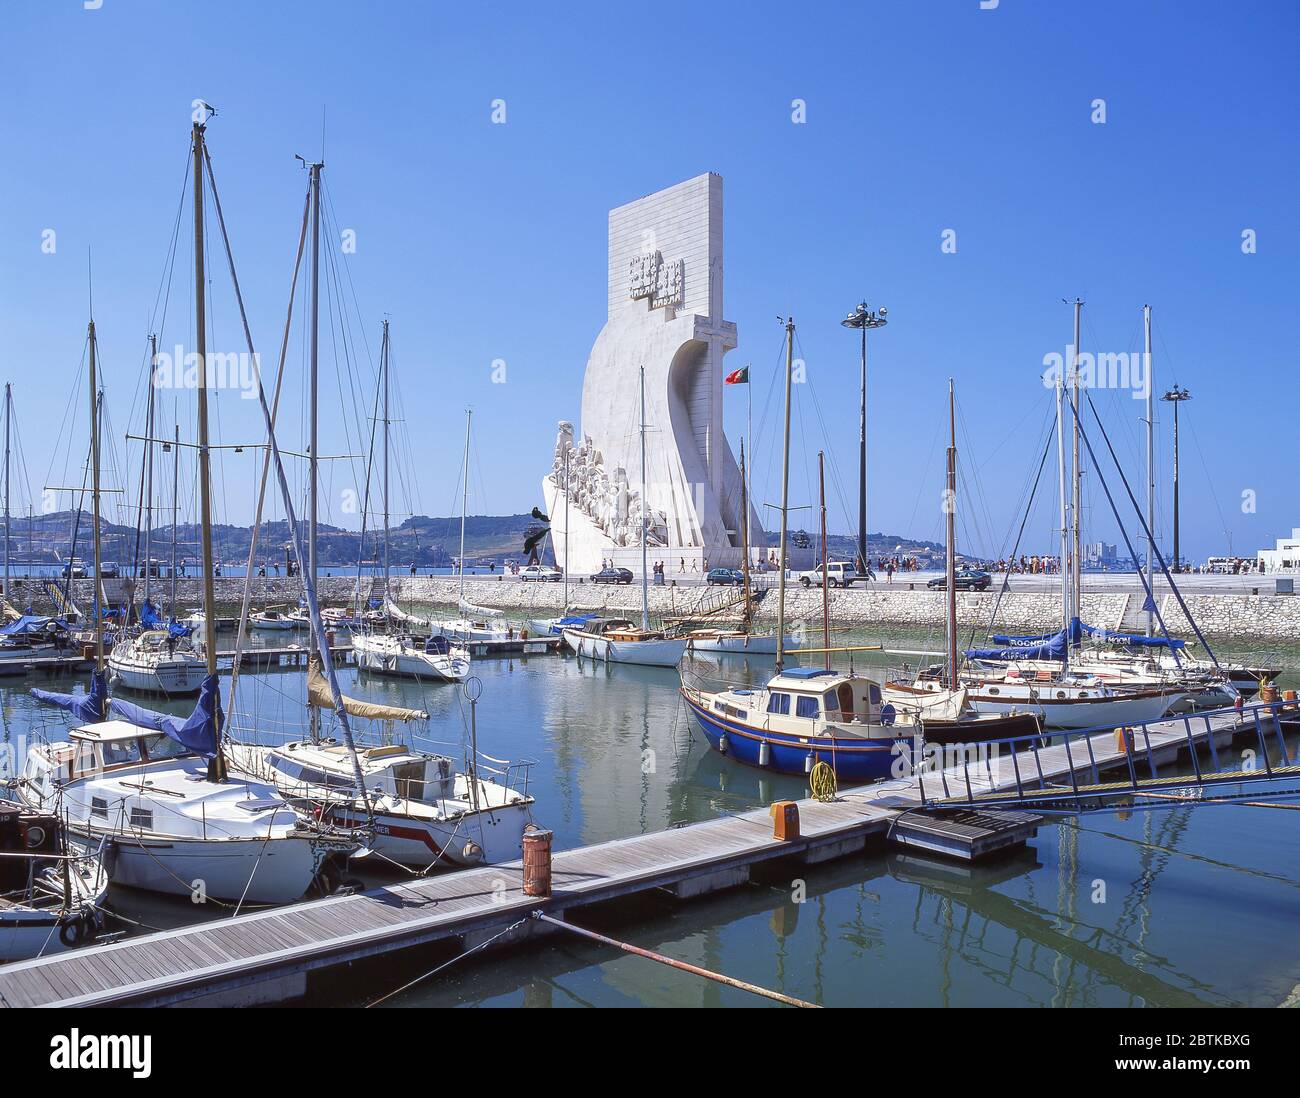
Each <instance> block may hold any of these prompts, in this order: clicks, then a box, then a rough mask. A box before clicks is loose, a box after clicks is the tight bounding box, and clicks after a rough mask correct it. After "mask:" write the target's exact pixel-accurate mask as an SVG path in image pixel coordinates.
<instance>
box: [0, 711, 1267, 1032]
mask: <svg viewBox="0 0 1300 1098" xmlns="http://www.w3.org/2000/svg"><path fill="white" fill-rule="evenodd" d="M1194 719H1195V720H1196V721H1197V722H1198V726H1199V727H1197V728H1191V729H1190V730H1189V727H1188V726H1187V725H1186V724H1185V722H1184V721H1183V720H1182V719H1181V718H1178V719H1174V720H1169V721H1164V722H1160V723H1157V724H1151V725H1148V726H1147V736H1146V741H1147V743H1148V744H1149V750H1150V752H1151V753H1152V755H1153V756H1156V757H1157V758H1158V761H1168V760H1169V759H1170V758H1173V757H1176V756H1177V755H1178V753H1179V752H1180V751H1182V750H1184V749H1186V748H1187V746H1188V744H1189V742H1193V743H1195V744H1196V745H1197V746H1198V747H1199V746H1201V745H1205V744H1207V741H1208V740H1209V739H1210V738H1213V740H1214V742H1215V744H1216V746H1219V745H1223V744H1227V743H1229V742H1230V741H1231V740H1232V738H1233V737H1234V735H1236V734H1237V733H1239V732H1242V731H1245V730H1246V727H1247V723H1248V722H1244V721H1243V720H1242V719H1241V718H1240V717H1239V716H1238V715H1237V714H1234V713H1233V712H1232V711H1221V712H1219V713H1216V714H1213V715H1211V716H1209V717H1200V716H1198V717H1196V718H1194ZM1251 727H1252V728H1253V725H1251ZM1189 737H1190V740H1189ZM1088 740H1089V743H1090V747H1091V751H1090V758H1089V759H1087V760H1082V761H1080V759H1079V756H1078V751H1077V746H1078V745H1077V742H1076V751H1075V755H1074V760H1073V761H1074V762H1076V763H1078V765H1076V766H1074V767H1073V768H1072V766H1071V759H1070V757H1068V756H1067V752H1066V750H1065V749H1064V748H1060V747H1048V748H1043V749H1041V750H1039V752H1038V759H1039V765H1040V766H1041V767H1042V777H1043V780H1044V781H1045V782H1062V781H1064V782H1068V781H1070V780H1071V775H1077V774H1080V773H1088V772H1091V767H1092V765H1094V764H1095V765H1096V766H1097V767H1098V768H1099V769H1100V770H1103V771H1104V770H1108V769H1109V770H1114V769H1117V768H1119V767H1125V768H1127V765H1128V756H1127V755H1126V754H1125V752H1124V751H1123V749H1122V746H1121V742H1120V741H1119V740H1118V739H1117V737H1116V736H1115V735H1114V734H1113V733H1097V734H1095V735H1093V736H1090V737H1088ZM946 773H947V774H948V776H949V777H950V779H951V781H952V783H953V784H954V785H956V784H958V783H959V782H962V783H964V782H965V781H966V780H967V776H968V775H969V774H970V769H969V767H966V766H962V767H952V768H949V770H948V771H947V772H946ZM936 777H937V776H936V774H935V773H930V774H927V775H926V776H925V786H926V789H927V791H929V792H930V794H931V796H933V790H934V786H933V784H932V783H933V782H934V781H935V780H936ZM976 780H977V781H978V782H981V783H985V784H986V786H987V788H988V789H990V790H995V789H999V788H1001V789H1005V788H1008V787H1009V786H1011V785H1012V784H1014V782H1015V780H1016V779H1015V774H1014V766H1013V763H1012V761H1011V758H1010V756H1007V755H999V756H997V757H994V758H991V759H990V760H989V761H988V764H987V768H986V770H985V773H984V775H983V776H982V777H978V778H976ZM922 799H923V797H922V792H921V788H920V784H919V783H918V781H917V779H916V778H915V777H912V778H906V779H899V780H896V781H889V782H883V783H878V784H875V785H869V786H860V787H857V788H854V789H849V790H845V791H842V792H841V793H840V794H839V796H838V797H837V798H836V799H835V800H834V801H832V802H829V803H823V802H819V801H815V800H804V801H800V802H798V804H799V823H800V834H799V836H798V838H795V839H791V840H778V839H775V838H774V837H773V827H772V820H771V816H770V813H769V812H768V811H767V810H764V809H759V810H754V811H750V812H744V813H740V814H738V815H734V816H726V817H722V818H719V819H714V820H708V821H705V822H702V823H697V824H691V825H688V826H685V827H680V828H674V829H670V830H667V831H659V832H654V833H651V834H646V835H637V836H632V837H630V838H625V839H617V840H613V841H610V842H605V843H600V844H597V845H594V846H584V847H579V848H576V849H572V850H563V851H557V852H556V854H555V855H554V861H553V888H552V895H551V896H550V897H549V898H547V899H544V900H539V899H535V898H530V897H526V896H525V895H524V894H523V890H522V868H521V865H520V863H519V862H512V863H509V864H506V865H498V866H488V867H484V868H480V869H472V870H464V871H461V872H456V873H449V874H445V875H440V876H437V877H430V878H425V879H420V880H415V881H411V882H404V883H399V884H393V885H389V886H387V887H384V888H378V889H374V890H371V891H368V892H364V893H358V894H355V895H350V896H335V897H330V898H328V899H324V900H315V901H308V902H304V903H299V904H294V905H290V906H288V907H283V908H276V909H271V910H265V911H259V912H255V913H252V914H246V915H239V916H235V917H232V918H229V919H225V920H220V921H214V922H207V923H203V924H200V925H196V926H190V927H185V928H181V929H178V930H171V931H165V932H159V933H154V934H149V935H145V936H142V937H138V938H130V939H126V940H123V941H120V942H116V943H113V944H109V945H103V946H92V947H89V948H86V949H81V950H74V951H72V952H68V953H63V954H59V955H56V956H54V957H49V958H45V959H41V960H35V961H23V962H19V963H16V964H11V965H8V966H5V967H3V968H0V1004H3V1005H5V1006H15V1007H22V1006H90V1005H137V1006H165V1005H170V1004H175V1003H184V1002H192V1003H202V1004H214V1003H239V1004H248V1003H255V1002H277V1001H284V1000H286V999H292V998H295V997H298V996H301V995H303V994H304V993H305V992H306V988H307V977H308V975H309V974H310V973H312V972H315V971H320V970H323V969H326V968H329V967H331V966H334V965H337V964H341V963H346V962H349V961H356V960H360V959H363V958H367V957H375V956H379V955H382V954H387V953H391V952H394V951H397V950H401V949H406V948H409V947H412V946H417V945H424V944H428V943H433V942H438V941H452V942H454V943H455V944H458V945H459V947H460V948H461V949H471V948H475V947H476V946H478V945H481V944H484V943H485V942H486V941H487V940H488V939H489V938H491V937H492V936H493V935H498V934H501V933H502V931H505V930H507V929H509V928H512V927H514V930H513V931H512V932H511V933H510V934H508V935H505V936H504V937H503V938H502V939H501V941H502V942H503V943H504V942H507V941H517V940H519V939H520V938H522V937H525V936H529V935H533V934H538V933H543V932H546V931H547V930H549V929H551V928H546V927H544V925H543V924H540V923H538V922H537V921H535V920H527V916H528V914H529V913H530V912H531V911H534V910H538V909H541V910H545V911H546V912H547V913H549V914H551V915H552V916H557V917H558V916H560V915H561V914H562V913H563V912H565V911H569V910H572V909H578V908H582V907H586V906H588V905H590V904H593V903H598V902H600V901H604V900H611V899H616V898H620V897H627V896H632V895H634V894H637V893H643V892H647V891H650V890H654V889H666V890H668V891H670V892H672V893H673V894H675V895H676V896H678V897H679V898H680V899H683V900H685V899H689V898H691V897H694V896H698V895H703V894H705V893H708V892H712V891H716V890H719V889H723V888H730V887H735V886H737V885H741V884H744V883H745V882H746V881H748V880H749V879H750V873H751V871H752V870H753V869H755V868H756V867H759V866H762V865H763V864H764V863H770V862H772V861H773V860H775V859H790V860H791V861H792V862H793V863H796V864H812V863H817V862H823V861H827V860H830V859H832V858H838V857H845V856H849V855H852V854H854V853H857V852H860V851H862V850H864V849H865V848H866V846H867V844H868V843H869V842H873V841H876V842H880V843H884V842H886V841H888V842H893V843H897V844H901V845H904V846H906V847H910V848H913V849H917V848H919V849H922V850H928V851H931V852H937V853H941V854H945V855H948V856H956V857H967V858H970V857H977V856H979V855H980V854H981V853H985V852H988V851H989V850H992V849H995V848H998V847H1004V846H1006V845H1007V844H1008V843H1016V844H1018V843H1022V842H1023V841H1024V840H1025V839H1026V838H1028V837H1029V836H1031V835H1032V834H1034V833H1035V832H1036V828H1037V826H1038V825H1039V824H1040V823H1042V819H1041V817H1038V816H1034V815H1031V814H1029V813H1024V812H1013V813H1005V814H996V815H995V814H993V813H987V814H983V815H981V813H980V812H979V811H975V810H972V809H970V808H966V809H963V810H962V811H961V812H960V813H954V814H951V815H949V816H948V817H947V818H948V819H950V820H951V821H952V825H951V826H948V827H945V826H943V823H944V819H945V817H943V816H942V815H941V816H938V817H936V816H935V815H934V814H933V813H925V812H921V811H918V810H920V809H921V808H922ZM981 843H985V844H987V845H986V846H984V847H980V846H979V844H981ZM796 875H797V874H796ZM521 920H526V921H524V922H523V923H522V924H521V925H519V926H517V927H516V926H515V924H517V923H520V921H521ZM457 940H458V941H457Z"/></svg>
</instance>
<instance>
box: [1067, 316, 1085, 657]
mask: <svg viewBox="0 0 1300 1098" xmlns="http://www.w3.org/2000/svg"><path fill="white" fill-rule="evenodd" d="M1082 319H1083V301H1082V300H1081V299H1079V298H1077V297H1076V298H1075V299H1074V363H1073V368H1072V369H1071V371H1070V407H1071V409H1072V411H1073V413H1074V416H1073V418H1074V425H1073V426H1074V442H1073V459H1072V466H1071V467H1072V468H1073V470H1074V485H1073V488H1072V493H1073V494H1072V496H1071V502H1070V523H1071V527H1072V531H1071V538H1070V549H1071V552H1070V606H1071V609H1072V610H1073V612H1074V616H1077V615H1078V613H1079V607H1080V605H1081V604H1082V602H1083V555H1082V553H1081V552H1080V549H1081V546H1080V533H1079V521H1080V519H1081V518H1082V516H1083V465H1082V464H1081V461H1080V454H1079V386H1080V378H1079V339H1080V336H1081V331H1080V329H1081V326H1082V325H1081V321H1082ZM1065 624H1066V628H1067V629H1068V628H1069V626H1070V623H1069V622H1066V623H1065ZM1066 642H1067V643H1066V647H1067V648H1068V647H1069V642H1070V637H1069V635H1068V634H1067V636H1066Z"/></svg>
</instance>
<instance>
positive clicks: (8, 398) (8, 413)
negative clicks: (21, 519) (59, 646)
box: [4, 382, 14, 598]
mask: <svg viewBox="0 0 1300 1098" xmlns="http://www.w3.org/2000/svg"><path fill="white" fill-rule="evenodd" d="M13 407H14V394H13V386H12V385H10V384H9V383H8V382H5V590H4V595H5V598H8V597H9V422H10V420H12V419H13Z"/></svg>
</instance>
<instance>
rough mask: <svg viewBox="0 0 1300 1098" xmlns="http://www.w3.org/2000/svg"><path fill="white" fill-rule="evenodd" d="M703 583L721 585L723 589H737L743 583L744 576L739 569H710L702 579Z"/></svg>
mask: <svg viewBox="0 0 1300 1098" xmlns="http://www.w3.org/2000/svg"><path fill="white" fill-rule="evenodd" d="M704 582H705V583H713V584H721V585H723V586H725V587H739V586H740V585H741V584H742V583H744V582H745V575H744V573H743V572H741V570H740V569H739V568H710V569H709V574H708V575H707V576H705V577H704Z"/></svg>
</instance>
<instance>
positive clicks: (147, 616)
mask: <svg viewBox="0 0 1300 1098" xmlns="http://www.w3.org/2000/svg"><path fill="white" fill-rule="evenodd" d="M140 624H141V625H143V626H144V627H145V628H146V629H166V630H167V632H168V633H170V634H171V635H172V636H173V637H188V636H189V635H190V627H189V626H188V625H181V624H180V622H177V621H163V619H162V615H161V614H159V613H158V611H157V609H155V607H154V604H153V603H152V602H150V601H149V600H148V599H145V600H144V605H143V606H142V607H140Z"/></svg>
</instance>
